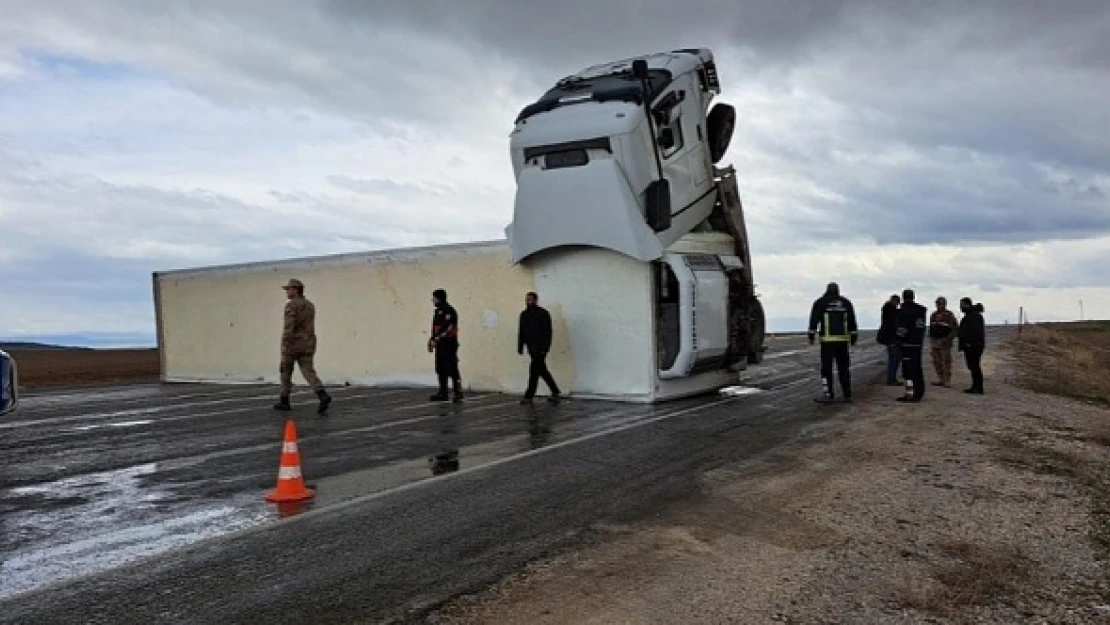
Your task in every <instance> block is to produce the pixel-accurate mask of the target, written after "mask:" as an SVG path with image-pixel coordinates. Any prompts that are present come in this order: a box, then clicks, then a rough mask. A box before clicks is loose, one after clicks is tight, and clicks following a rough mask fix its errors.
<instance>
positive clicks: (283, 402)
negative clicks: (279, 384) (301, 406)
mask: <svg viewBox="0 0 1110 625" xmlns="http://www.w3.org/2000/svg"><path fill="white" fill-rule="evenodd" d="M292 409H293V407H292V406H290V405H289V396H288V395H282V396H281V397H279V398H278V403H276V404H274V410H292Z"/></svg>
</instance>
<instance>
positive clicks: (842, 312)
mask: <svg viewBox="0 0 1110 625" xmlns="http://www.w3.org/2000/svg"><path fill="white" fill-rule="evenodd" d="M818 326H820V327H821V335H820V340H821V342H822V343H848V342H850V341H851V340H852V336H853V335H855V334H857V333H858V331H859V330H858V328H857V326H856V311H855V309H854V307H853V306H852V302H851V301H850V300H848V298H846V297H841V296H839V295H837V296H825V297H822V298H821V299H819V300H817V301H816V302H814V303H813V310H812V311H811V312H810V315H809V335H810V336H813V335H815V334H816V333H817V327H818Z"/></svg>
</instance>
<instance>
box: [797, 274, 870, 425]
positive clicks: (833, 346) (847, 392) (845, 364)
mask: <svg viewBox="0 0 1110 625" xmlns="http://www.w3.org/2000/svg"><path fill="white" fill-rule="evenodd" d="M818 329H820V339H821V379H822V381H823V382H824V383H825V396H824V397H822V398H820V399H816V400H815V401H817V402H820V403H831V402H832V401H833V398H834V393H833V377H832V365H833V361H834V360H835V361H836V377H837V378H839V379H840V388H841V390H842V391H843V393H844V401H852V374H851V371H849V366H850V365H851V362H850V359H849V346H851V345H855V344H856V341H857V340H858V339H859V327H858V326H857V325H856V310H855V308H854V307H853V306H852V302H851V300H849V299H848V298H846V297H844V296H842V295H841V294H840V286H839V285H837V284H836V283H835V282H830V283H829V285H828V287H827V288H826V289H825V294H824V295H823V296H822V297H820V298H819V299H817V301H815V302H813V308H812V309H811V310H810V313H809V344H810V345H813V342H814V340H815V338H816V336H817V334H818Z"/></svg>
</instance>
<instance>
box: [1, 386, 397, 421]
mask: <svg viewBox="0 0 1110 625" xmlns="http://www.w3.org/2000/svg"><path fill="white" fill-rule="evenodd" d="M368 388H369V387H358V386H344V387H341V388H335V389H329V390H328V392H329V393H331V394H332V395H335V394H342V393H345V392H347V391H351V390H366V389H368ZM405 392H408V391H405V390H392V391H379V392H377V393H375V395H376V396H378V397H385V396H388V395H397V394H400V393H405ZM305 395H306V396H308V395H309V394H308V393H305ZM276 398H277V395H276V391H275V392H274V393H267V394H266V395H249V396H246V397H229V398H225V399H212V400H208V401H198V402H185V403H183V404H174V403H168V404H163V405H154V406H150V407H144V408H131V409H129V410H114V411H112V412H100V413H93V414H82V415H67V416H64V417H50V418H47V419H38V420H35V421H16V422H12V423H5V424H2V425H0V429H10V428H14V427H20V426H25V425H44V424H50V423H66V422H69V421H96V420H98V419H111V418H112V417H131V416H139V415H142V416H147V415H153V414H156V413H159V412H169V411H171V410H180V409H183V408H192V407H196V406H216V405H220V404H234V403H237V402H245V401H262V400H266V399H276ZM151 400H152V401H153V402H157V401H158V398H151Z"/></svg>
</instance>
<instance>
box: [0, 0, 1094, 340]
mask: <svg viewBox="0 0 1110 625" xmlns="http://www.w3.org/2000/svg"><path fill="white" fill-rule="evenodd" d="M596 4H598V3H593V2H586V1H584V0H564V1H563V2H558V3H548V2H544V3H538V2H537V3H520V2H508V1H504V0H466V1H465V2H459V1H457V0H415V1H410V2H403V1H396V2H392V1H388V0H380V1H356V0H300V1H274V0H268V1H261V0H257V1H256V0H231V1H226V0H224V1H205V0H175V1H174V2H172V3H171V2H165V3H151V2H139V1H137V0H134V1H127V0H100V1H98V2H88V1H87V0H44V1H42V2H24V1H22V0H0V14H2V15H4V19H3V20H2V21H0V289H2V291H0V292H2V293H3V295H2V301H3V307H2V311H3V314H2V316H0V320H2V326H0V335H6V336H8V337H12V336H44V335H74V334H85V335H88V334H93V333H102V334H107V335H114V336H108V337H106V340H124V339H127V340H136V337H137V340H140V341H150V340H152V337H153V310H152V304H151V296H150V290H151V286H150V273H151V272H152V271H156V270H165V269H174V268H181V267H191V266H197V265H207V264H218V263H229V262H238V261H252V260H262V259H273V258H285V257H291V256H302V255H315V254H328V253H337V252H347V251H355V250H364V249H379V248H386V247H393V246H408V245H424V244H436V243H447V242H461V241H467V240H478V239H482V240H484V239H494V238H500V237H501V236H502V230H503V228H504V226H505V224H506V223H507V222H508V221H509V220H510V218H511V215H512V197H513V180H512V171H511V166H510V163H509V160H508V133H509V130H510V129H511V125H512V120H513V118H514V116H515V114H516V112H517V111H518V110H519V109H520V108H521V107H522V106H523V105H525V104H527V103H528V102H529V101H531V100H532V99H534V98H535V97H537V96H538V95H540V94H541V93H542V92H543V91H544V90H545V89H546V88H547V87H548V86H550V84H551V83H552V82H553V81H554V80H556V79H558V78H559V77H561V76H563V75H565V74H568V73H572V72H574V71H577V70H578V69H580V68H581V67H583V66H586V65H590V64H593V63H597V62H601V61H605V60H613V59H617V58H624V57H627V56H632V55H636V54H642V53H648V52H653V51H657V50H667V49H673V48H678V47H698V46H706V47H710V48H711V49H713V50H714V52H715V54H716V55H717V57H718V66H719V69H720V75H721V80H722V83H723V94H722V96H721V98H722V100H724V101H727V102H729V103H731V104H733V105H734V106H736V108H737V112H738V127H737V131H736V134H735V136H734V138H733V140H732V144H731V147H730V150H729V153H728V154H727V155H726V157H725V162H731V163H732V164H734V165H735V166H736V168H737V170H738V172H739V176H740V187H741V192H742V194H743V198H744V200H745V206H746V207H747V209H748V211H749V219H750V224H749V232H750V234H751V236H752V237H753V245H754V250H755V253H756V256H755V259H754V263H755V272H756V277H757V280H758V282H759V285H760V292H761V293H762V295H763V297H764V300H765V305H766V307H767V310H768V314H769V315H770V317H772V328H776V329H787V328H792V327H797V326H798V325H800V324H801V323H803V322H802V321H800V318H802V317H804V316H805V315H806V314H807V313H808V302H809V301H811V300H812V299H813V298H815V297H817V296H818V295H819V294H820V292H821V291H822V289H823V285H824V284H825V283H826V282H827V281H829V280H830V279H835V280H837V281H838V282H840V284H841V286H842V289H843V291H844V293H845V294H846V295H848V296H849V297H851V298H852V299H854V300H855V302H856V305H857V308H858V309H860V314H861V317H862V319H863V321H865V322H869V323H872V324H873V323H874V321H875V319H876V316H877V311H878V308H879V306H880V305H881V303H882V301H884V300H885V299H886V297H887V296H888V295H889V294H890V293H893V292H896V291H900V290H901V289H902V288H903V287H905V286H912V287H915V288H917V289H918V291H919V293H921V294H922V295H921V297H922V298H924V299H926V300H927V301H930V302H931V300H932V298H933V297H934V296H935V295H936V294H944V295H947V296H948V297H949V299H950V300H951V301H953V302H954V301H955V300H956V299H957V298H958V297H960V296H963V295H968V296H971V297H973V298H975V299H976V300H980V301H982V302H983V303H984V305H985V306H986V309H987V316H988V318H989V320H990V321H993V322H1003V321H1006V320H1009V321H1010V322H1013V321H1014V320H1016V318H1017V310H1018V307H1019V306H1024V307H1025V308H1026V309H1027V310H1028V311H1029V314H1030V316H1031V317H1032V318H1033V319H1034V320H1048V319H1072V318H1077V317H1078V315H1079V312H1080V311H1079V301H1080V300H1083V302H1084V308H1085V313H1086V316H1087V317H1095V316H1100V317H1103V318H1107V317H1110V271H1108V270H1107V268H1106V267H1107V264H1108V262H1110V133H1108V132H1107V129H1110V106H1108V105H1107V97H1108V96H1107V94H1110V5H1107V3H1105V2H1101V1H1095V0H1092V1H1090V2H1068V1H1065V0H1061V1H1059V2H1051V3H1048V2H1033V1H1027V2H1023V1H1014V0H986V1H979V2H975V3H970V2H954V1H953V2H947V1H943V0H940V1H933V2H915V3H912V6H911V3H895V2H886V1H882V0H871V1H869V0H859V1H852V0H842V1H833V0H828V1H821V2H788V1H784V0H751V1H746V2H737V1H736V0H700V1H699V0H691V1H688V2H684V3H675V2H662V1H661V0H641V1H638V2H634V1H632V0H611V1H609V2H606V3H604V6H605V7H606V8H604V9H598V8H596ZM530 5H535V6H530ZM679 7H682V8H679ZM268 224H269V225H268ZM800 302H804V303H805V304H800Z"/></svg>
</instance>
